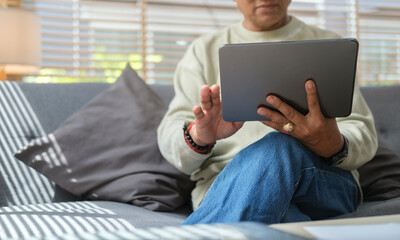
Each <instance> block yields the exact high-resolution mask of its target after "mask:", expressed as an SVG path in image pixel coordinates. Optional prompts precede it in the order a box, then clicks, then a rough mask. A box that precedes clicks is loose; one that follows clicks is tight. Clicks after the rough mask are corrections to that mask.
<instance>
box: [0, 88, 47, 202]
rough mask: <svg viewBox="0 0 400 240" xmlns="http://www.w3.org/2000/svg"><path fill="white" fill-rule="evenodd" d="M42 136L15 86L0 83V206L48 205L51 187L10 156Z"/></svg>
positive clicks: (40, 129) (33, 116)
mask: <svg viewBox="0 0 400 240" xmlns="http://www.w3.org/2000/svg"><path fill="white" fill-rule="evenodd" d="M44 135H46V133H45V132H44V130H43V128H42V126H41V124H40V122H39V121H38V119H37V117H36V115H35V113H34V112H33V110H32V108H31V106H30V104H29V103H28V101H27V100H26V98H25V96H24V94H23V92H22V91H21V89H20V88H19V86H18V85H17V84H16V83H13V82H1V83H0V186H1V189H0V194H1V197H0V204H2V205H1V206H13V205H27V204H38V203H49V202H51V200H52V197H53V196H54V191H55V190H54V189H55V185H54V183H52V182H51V181H49V180H48V179H47V178H45V177H44V176H42V175H41V174H39V173H37V172H36V171H35V170H33V169H31V168H29V167H27V166H26V165H25V164H24V163H22V162H20V161H18V160H17V159H16V158H14V156H13V154H14V153H15V152H16V151H17V150H19V149H21V148H22V147H24V146H25V145H26V144H28V142H30V141H31V140H32V139H35V138H37V137H41V136H44Z"/></svg>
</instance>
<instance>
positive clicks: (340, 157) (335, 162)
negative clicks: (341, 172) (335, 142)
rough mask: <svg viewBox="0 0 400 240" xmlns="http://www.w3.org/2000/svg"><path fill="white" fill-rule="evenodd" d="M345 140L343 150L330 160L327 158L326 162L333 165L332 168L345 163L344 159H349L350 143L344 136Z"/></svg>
mask: <svg viewBox="0 0 400 240" xmlns="http://www.w3.org/2000/svg"><path fill="white" fill-rule="evenodd" d="M341 136H342V139H343V145H342V148H341V150H339V151H338V152H336V153H335V154H334V155H332V156H331V157H329V158H325V161H326V162H327V163H328V164H329V165H331V166H336V165H338V164H340V163H342V162H343V159H344V158H346V157H347V155H348V149H349V141H348V140H347V138H346V137H345V136H344V135H341Z"/></svg>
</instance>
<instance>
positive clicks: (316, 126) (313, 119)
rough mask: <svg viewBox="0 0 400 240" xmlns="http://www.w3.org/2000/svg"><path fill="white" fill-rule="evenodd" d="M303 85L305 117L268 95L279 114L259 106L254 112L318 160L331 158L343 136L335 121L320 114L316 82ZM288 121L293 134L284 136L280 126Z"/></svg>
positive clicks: (268, 100) (342, 141) (341, 145)
mask: <svg viewBox="0 0 400 240" xmlns="http://www.w3.org/2000/svg"><path fill="white" fill-rule="evenodd" d="M305 86H306V87H305V88H306V93H307V104H308V110H309V112H308V114H307V115H305V116H304V115H302V114H301V113H299V112H298V111H296V110H295V109H293V108H292V107H290V106H289V105H287V104H286V103H285V102H283V101H281V100H280V99H279V98H278V97H276V96H268V97H267V102H268V103H269V104H271V105H272V106H274V107H275V108H276V109H278V110H279V111H280V112H281V113H282V114H281V113H278V112H275V111H272V110H269V109H267V108H265V107H260V108H259V109H258V110H257V112H258V114H260V115H262V116H265V117H267V118H269V119H271V120H270V121H262V123H264V124H265V125H267V126H269V127H272V128H274V129H276V130H278V131H280V132H283V133H286V134H290V135H291V136H293V137H294V138H296V139H298V140H299V141H301V142H302V143H303V144H304V145H305V146H306V147H308V148H309V149H310V150H311V151H313V152H314V153H316V154H318V155H319V156H321V157H326V158H327V157H331V156H333V155H334V154H336V153H338V152H339V151H340V150H341V149H342V148H343V145H344V140H343V137H342V135H341V134H340V131H339V128H338V126H337V123H336V119H335V118H326V117H325V116H324V115H323V114H322V112H321V108H320V105H319V100H318V94H317V89H316V86H315V83H314V82H313V81H312V80H308V81H307V82H306V84H305ZM289 122H291V123H292V124H293V125H294V128H293V131H292V132H290V133H287V132H285V131H284V130H283V126H284V125H285V124H287V123H289Z"/></svg>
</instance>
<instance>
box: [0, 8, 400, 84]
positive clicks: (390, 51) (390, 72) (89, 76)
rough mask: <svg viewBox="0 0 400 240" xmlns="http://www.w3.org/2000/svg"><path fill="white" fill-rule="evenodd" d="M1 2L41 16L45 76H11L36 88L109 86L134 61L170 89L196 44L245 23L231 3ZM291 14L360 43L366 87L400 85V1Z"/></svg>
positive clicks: (361, 72)
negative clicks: (79, 84) (213, 33)
mask: <svg viewBox="0 0 400 240" xmlns="http://www.w3.org/2000/svg"><path fill="white" fill-rule="evenodd" d="M0 2H1V6H2V7H3V8H4V7H8V8H14V7H16V8H20V9H24V10H29V11H32V12H35V13H36V14H37V15H39V16H40V23H41V28H40V30H39V31H41V66H40V70H38V71H34V72H31V73H29V74H27V73H23V74H22V73H21V74H18V73H17V74H11V75H7V77H8V78H9V79H14V80H22V81H25V82H37V83H67V82H110V83H111V82H114V81H115V80H116V78H117V77H118V76H119V75H120V73H121V70H122V69H123V68H124V67H125V64H126V62H128V61H129V62H130V64H131V66H132V67H133V68H134V69H135V70H137V71H138V72H139V74H140V75H141V77H142V78H143V79H144V80H145V81H146V82H148V83H155V82H157V83H165V84H172V78H173V73H174V70H175V67H176V64H177V63H178V61H179V60H180V59H181V57H182V56H183V54H184V52H185V50H186V48H187V47H188V45H189V44H190V43H191V41H193V40H194V39H195V38H197V37H198V36H200V35H202V34H205V33H209V32H211V31H215V30H217V29H220V28H223V27H225V26H228V25H231V24H234V23H237V22H238V21H240V20H241V19H242V17H241V14H240V13H239V12H238V10H237V9H236V5H235V3H234V2H233V1H231V0H213V1H208V0H142V1H135V0H108V1H107V0H0ZM289 10H290V14H291V15H293V16H296V17H298V18H299V19H301V20H303V21H304V22H306V23H309V24H312V25H315V26H318V27H321V28H326V29H329V30H332V31H335V32H337V33H339V34H341V35H342V36H343V37H354V38H357V39H358V40H359V42H360V53H359V66H358V80H359V83H360V84H361V85H391V84H399V83H400V0H380V1H376V0H292V4H291V6H290V7H289ZM2 37H7V32H4V30H3V32H2ZM0 55H1V52H0Z"/></svg>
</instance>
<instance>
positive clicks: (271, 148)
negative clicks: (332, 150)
mask: <svg viewBox="0 0 400 240" xmlns="http://www.w3.org/2000/svg"><path fill="white" fill-rule="evenodd" d="M250 156H251V157H252V158H254V156H258V158H256V159H258V160H259V161H266V162H268V161H277V160H284V163H285V164H288V163H293V164H299V163H300V162H301V160H303V161H304V160H305V161H310V160H311V161H310V163H309V164H307V165H310V166H312V165H314V160H315V159H316V158H318V156H317V155H316V154H314V153H313V152H311V151H310V150H309V149H308V148H306V147H305V146H304V145H303V144H302V143H301V142H300V141H298V140H297V139H295V138H293V137H291V136H289V135H286V134H283V133H280V132H278V131H274V132H271V133H268V134H267V135H265V136H264V137H263V138H261V139H260V140H258V141H257V142H255V143H253V144H251V145H249V146H248V147H246V148H245V149H243V150H242V151H241V152H239V153H238V155H237V156H236V157H235V158H239V159H247V160H249V157H250ZM244 161H246V160H244ZM278 162H281V161H278Z"/></svg>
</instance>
